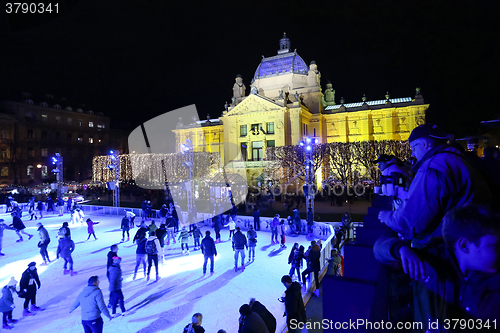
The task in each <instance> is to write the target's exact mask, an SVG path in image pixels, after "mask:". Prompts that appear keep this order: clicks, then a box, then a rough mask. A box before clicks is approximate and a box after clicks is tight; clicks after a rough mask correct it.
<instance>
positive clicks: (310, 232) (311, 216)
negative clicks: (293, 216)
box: [307, 207, 314, 237]
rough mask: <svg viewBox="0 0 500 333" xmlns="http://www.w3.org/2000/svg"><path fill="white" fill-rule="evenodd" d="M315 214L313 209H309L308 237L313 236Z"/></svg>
mask: <svg viewBox="0 0 500 333" xmlns="http://www.w3.org/2000/svg"><path fill="white" fill-rule="evenodd" d="M313 225H314V214H313V211H312V207H309V208H307V236H308V237H312V236H313Z"/></svg>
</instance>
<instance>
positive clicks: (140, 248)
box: [135, 237, 148, 254]
mask: <svg viewBox="0 0 500 333" xmlns="http://www.w3.org/2000/svg"><path fill="white" fill-rule="evenodd" d="M147 241H148V239H147V238H145V237H144V238H141V239H138V240H137V243H136V244H137V249H136V250H135V253H137V254H146V242H147Z"/></svg>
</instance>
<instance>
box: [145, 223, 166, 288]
mask: <svg viewBox="0 0 500 333" xmlns="http://www.w3.org/2000/svg"><path fill="white" fill-rule="evenodd" d="M146 253H147V254H148V274H147V278H146V281H148V282H149V274H150V273H151V266H152V265H153V262H154V264H155V268H156V281H158V280H160V271H159V269H158V257H160V258H161V257H163V252H162V250H161V246H160V241H159V240H158V237H156V232H154V231H152V232H151V234H150V236H149V238H148V240H147V242H146Z"/></svg>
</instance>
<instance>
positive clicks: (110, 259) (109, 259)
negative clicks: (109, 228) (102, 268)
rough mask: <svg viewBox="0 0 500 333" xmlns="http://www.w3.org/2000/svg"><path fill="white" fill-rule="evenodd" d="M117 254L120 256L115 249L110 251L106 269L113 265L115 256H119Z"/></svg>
mask: <svg viewBox="0 0 500 333" xmlns="http://www.w3.org/2000/svg"><path fill="white" fill-rule="evenodd" d="M117 256H118V253H116V252H113V251H109V252H108V262H107V264H106V271H107V270H108V269H109V267H110V266H111V265H113V257H117Z"/></svg>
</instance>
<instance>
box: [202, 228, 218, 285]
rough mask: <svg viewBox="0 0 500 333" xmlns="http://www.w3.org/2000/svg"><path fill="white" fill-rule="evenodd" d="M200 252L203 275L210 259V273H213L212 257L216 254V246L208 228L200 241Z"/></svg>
mask: <svg viewBox="0 0 500 333" xmlns="http://www.w3.org/2000/svg"><path fill="white" fill-rule="evenodd" d="M201 253H202V254H203V257H204V262H203V275H205V274H206V273H207V262H208V259H210V274H213V273H214V257H215V256H217V248H216V247H215V242H214V239H213V238H212V237H210V230H207V231H205V238H203V240H202V241H201Z"/></svg>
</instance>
